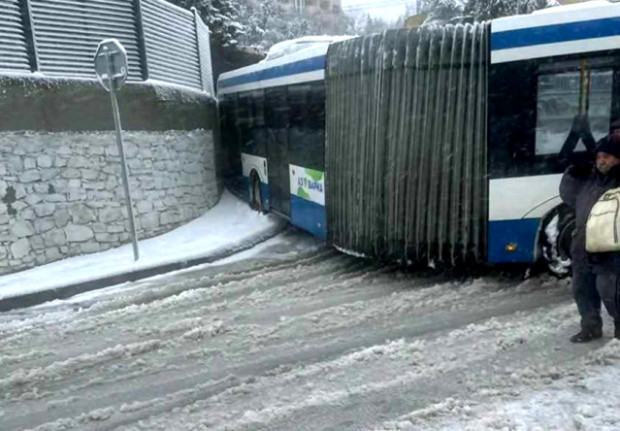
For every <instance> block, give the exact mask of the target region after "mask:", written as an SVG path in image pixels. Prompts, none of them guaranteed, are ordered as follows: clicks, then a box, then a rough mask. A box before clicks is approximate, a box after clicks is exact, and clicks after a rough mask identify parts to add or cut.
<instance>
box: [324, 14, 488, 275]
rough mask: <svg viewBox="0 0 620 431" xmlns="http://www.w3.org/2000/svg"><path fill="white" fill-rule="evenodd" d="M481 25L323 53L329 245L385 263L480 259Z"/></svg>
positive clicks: (357, 42) (360, 41) (392, 34)
mask: <svg viewBox="0 0 620 431" xmlns="http://www.w3.org/2000/svg"><path fill="white" fill-rule="evenodd" d="M488 40H489V25H488V24H487V23H476V24H465V25H461V24H459V25H447V26H444V27H441V28H438V27H422V28H420V29H416V30H393V31H387V32H385V33H382V34H380V35H373V36H368V37H361V38H357V39H352V40H347V41H344V42H338V43H335V44H332V45H331V46H330V49H329V52H328V60H327V67H326V85H327V106H326V172H327V176H326V201H327V205H326V208H327V224H328V226H329V230H328V239H329V241H330V242H332V243H333V244H334V245H335V246H336V247H338V248H340V249H343V250H346V251H349V252H354V253H357V254H364V255H366V256H372V257H377V258H381V259H390V260H393V259H397V260H401V261H402V262H407V263H410V262H414V263H424V264H433V263H435V262H437V263H445V264H448V265H457V264H464V263H476V262H483V261H485V259H486V248H487V247H486V238H487V224H488V211H487V209H488V207H487V202H488V181H487V153H486V151H487V150H486V148H487V146H486V142H487V136H486V135H487V71H488V64H489V47H488Z"/></svg>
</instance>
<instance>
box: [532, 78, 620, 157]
mask: <svg viewBox="0 0 620 431" xmlns="http://www.w3.org/2000/svg"><path fill="white" fill-rule="evenodd" d="M612 84H613V71H612V70H611V69H607V70H605V69H603V70H601V69H595V70H586V71H574V72H565V73H556V74H545V75H540V76H539V77H538V97H537V107H536V114H537V115H536V118H537V122H536V150H535V151H536V155H537V156H543V155H549V154H558V153H559V152H560V150H561V149H562V146H563V144H564V142H565V141H566V138H567V136H568V134H569V132H570V130H571V126H572V122H573V118H574V117H575V116H576V115H577V114H580V113H581V114H586V115H587V117H588V119H589V123H590V131H591V132H592V135H593V137H594V139H595V140H598V139H600V138H602V137H604V136H605V135H607V133H608V132H609V123H610V118H611V102H612ZM585 150H586V148H585V146H584V145H583V143H582V142H580V143H579V145H578V147H577V148H576V149H575V151H577V152H579V151H581V152H583V151H585Z"/></svg>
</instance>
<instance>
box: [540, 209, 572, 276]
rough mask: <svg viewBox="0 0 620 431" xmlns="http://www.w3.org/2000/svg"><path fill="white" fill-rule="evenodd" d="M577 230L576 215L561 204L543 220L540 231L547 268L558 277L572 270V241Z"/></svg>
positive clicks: (543, 256) (541, 245) (542, 254)
mask: <svg viewBox="0 0 620 431" xmlns="http://www.w3.org/2000/svg"><path fill="white" fill-rule="evenodd" d="M574 230H575V215H574V214H573V212H572V211H571V210H570V209H569V208H568V207H567V206H566V205H560V206H559V207H557V208H555V209H554V210H553V211H551V212H550V213H549V214H548V215H547V216H546V217H545V218H544V220H543V223H542V225H541V232H540V250H541V256H542V259H543V261H544V262H545V264H546V266H547V269H548V270H549V271H551V273H553V274H554V275H556V276H558V277H566V276H567V275H569V274H570V271H571V251H570V250H571V243H572V240H573V231H574Z"/></svg>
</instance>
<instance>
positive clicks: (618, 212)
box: [586, 188, 620, 253]
mask: <svg viewBox="0 0 620 431" xmlns="http://www.w3.org/2000/svg"><path fill="white" fill-rule="evenodd" d="M586 250H587V251H588V252H590V253H606V252H610V251H620V188H617V189H612V190H609V191H608V192H606V193H605V194H604V195H603V196H601V198H600V199H599V200H598V202H596V203H595V204H594V206H593V207H592V211H590V216H589V217H588V223H587V224H586Z"/></svg>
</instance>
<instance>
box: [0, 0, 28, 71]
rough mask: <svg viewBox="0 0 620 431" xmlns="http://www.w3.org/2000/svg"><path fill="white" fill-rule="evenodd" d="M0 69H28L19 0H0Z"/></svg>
mask: <svg viewBox="0 0 620 431" xmlns="http://www.w3.org/2000/svg"><path fill="white" fill-rule="evenodd" d="M0 23H1V24H0V70H12V71H25V72H29V71H30V64H29V62H28V48H27V41H26V35H25V31H24V23H23V20H22V13H21V6H20V0H0Z"/></svg>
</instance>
